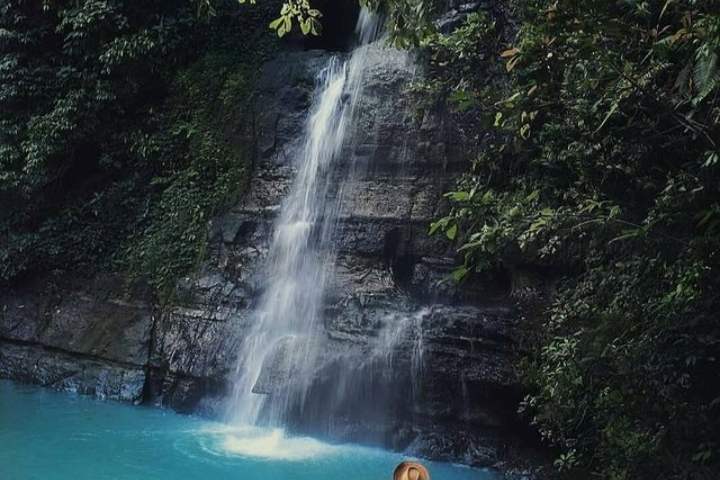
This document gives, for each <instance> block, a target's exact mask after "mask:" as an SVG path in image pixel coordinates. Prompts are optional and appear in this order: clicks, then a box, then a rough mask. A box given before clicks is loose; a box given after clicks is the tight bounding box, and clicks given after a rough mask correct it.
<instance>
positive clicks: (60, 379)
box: [0, 282, 153, 402]
mask: <svg viewBox="0 0 720 480" xmlns="http://www.w3.org/2000/svg"><path fill="white" fill-rule="evenodd" d="M101 283H103V282H101ZM116 287H117V284H113V283H112V282H104V284H102V285H99V286H98V285H95V286H88V288H85V289H76V288H72V287H69V291H67V292H64V293H63V294H50V293H49V294H23V293H17V292H13V294H11V295H7V296H3V297H0V308H1V309H2V310H1V312H0V377H3V378H14V379H19V380H23V381H27V382H32V383H39V384H41V385H48V386H52V387H54V388H58V389H60V390H65V391H72V392H78V393H84V394H89V395H94V396H98V397H101V398H108V399H112V400H120V401H125V402H139V401H141V400H142V396H143V389H144V384H145V376H146V365H147V360H148V356H149V354H150V337H151V328H152V323H153V320H152V308H151V307H150V306H149V305H148V304H147V303H144V302H125V301H122V300H118V299H117V298H104V297H105V296H106V295H107V294H108V290H107V289H108V288H109V289H110V290H112V289H114V288H116Z"/></svg>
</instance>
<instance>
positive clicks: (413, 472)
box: [392, 462, 430, 480]
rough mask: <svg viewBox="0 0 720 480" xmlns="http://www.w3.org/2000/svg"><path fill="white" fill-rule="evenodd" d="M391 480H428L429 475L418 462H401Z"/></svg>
mask: <svg viewBox="0 0 720 480" xmlns="http://www.w3.org/2000/svg"><path fill="white" fill-rule="evenodd" d="M392 480H430V473H428V471H427V468H425V467H424V466H423V465H422V464H420V463H418V462H402V463H400V465H398V466H397V467H396V468H395V472H393V477H392Z"/></svg>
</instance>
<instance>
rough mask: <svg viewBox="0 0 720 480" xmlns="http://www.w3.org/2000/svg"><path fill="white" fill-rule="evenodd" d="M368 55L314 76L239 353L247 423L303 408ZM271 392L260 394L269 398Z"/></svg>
mask: <svg viewBox="0 0 720 480" xmlns="http://www.w3.org/2000/svg"><path fill="white" fill-rule="evenodd" d="M380 30H381V27H380V22H379V19H378V18H377V16H376V15H374V14H370V13H368V11H367V10H365V9H363V10H362V12H361V14H360V18H359V20H358V26H357V37H358V39H359V40H358V43H359V44H360V45H362V44H367V43H370V42H372V41H375V40H377V38H378V36H379V32H380ZM364 61H365V55H364V54H363V52H362V49H356V50H355V51H354V52H353V53H352V54H351V56H350V58H349V59H348V60H347V61H346V62H342V61H340V60H339V59H338V58H337V57H333V58H332V59H331V60H330V61H329V62H328V64H327V65H326V66H325V67H324V68H323V69H322V71H321V72H320V74H319V76H318V79H317V86H316V97H315V101H314V103H313V106H312V107H311V113H310V116H309V119H308V121H307V125H306V131H305V140H304V148H303V149H302V151H301V152H300V157H299V158H298V159H297V165H298V171H297V175H296V178H295V180H294V182H293V186H292V188H291V191H290V193H289V194H288V196H287V198H286V199H285V201H284V203H283V205H282V208H281V211H280V214H279V216H278V219H277V220H276V223H275V226H274V234H273V240H272V243H271V246H270V250H269V253H268V257H267V260H266V264H265V267H264V271H265V275H266V276H267V287H266V288H265V291H264V293H263V294H262V297H261V299H260V302H259V305H258V307H257V308H256V309H255V312H254V321H253V324H252V327H250V331H249V332H248V334H247V335H246V337H245V340H244V342H243V344H242V346H241V351H240V352H239V356H238V358H239V362H238V367H237V372H236V380H235V392H234V397H233V405H232V406H231V410H232V411H231V413H230V414H231V417H232V420H234V421H235V422H237V423H242V424H247V425H271V426H277V425H279V424H281V423H282V420H283V414H284V413H285V412H286V411H287V409H288V406H289V404H290V402H294V403H297V401H298V399H300V402H301V403H302V401H303V399H304V398H305V394H306V393H307V389H308V388H309V386H310V382H311V380H312V373H313V369H314V365H315V360H316V357H317V353H318V352H317V349H318V345H319V340H320V335H321V333H322V308H323V294H324V291H325V284H326V279H327V277H328V275H329V274H330V273H331V270H332V266H333V263H334V253H333V249H332V235H333V231H334V227H335V225H336V223H337V216H338V211H339V205H340V199H341V197H342V195H341V190H342V189H341V188H340V193H337V192H336V195H335V196H334V197H333V200H329V198H330V196H329V195H328V193H329V189H330V188H335V187H336V186H332V185H330V183H331V182H330V172H331V171H332V168H331V167H332V163H333V161H334V159H335V158H336V157H337V156H338V155H339V153H340V151H341V149H342V147H343V144H344V142H345V136H346V130H347V127H348V123H349V122H350V120H351V118H352V113H353V108H354V105H355V103H356V101H357V98H358V97H359V95H360V91H361V84H362V82H361V79H362V73H363V70H364V68H363V67H364ZM271 389H272V395H263V394H266V393H270V390H271Z"/></svg>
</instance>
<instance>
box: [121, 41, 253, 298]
mask: <svg viewBox="0 0 720 480" xmlns="http://www.w3.org/2000/svg"><path fill="white" fill-rule="evenodd" d="M258 47H259V46H258ZM259 51H262V50H261V49H260V50H259ZM263 60H266V58H265V57H264V56H263V55H261V54H259V53H258V50H256V51H254V52H253V53H245V54H230V53H222V54H219V53H215V52H211V53H209V54H207V55H206V56H204V57H203V58H201V59H200V60H199V61H197V62H195V63H194V64H192V65H190V66H189V67H188V68H186V69H184V70H182V71H180V72H179V73H178V74H177V75H176V77H175V80H174V82H173V84H172V85H171V88H170V95H169V98H168V101H167V104H166V105H165V106H164V107H163V110H162V111H161V112H160V113H159V114H158V116H157V117H158V120H159V121H160V122H161V124H162V125H161V128H159V129H158V131H157V132H156V133H155V134H154V135H152V136H148V137H145V138H143V139H142V141H141V142H138V144H137V146H136V149H138V150H139V152H140V153H141V154H142V155H148V156H150V157H152V158H153V160H154V161H155V162H159V163H160V164H162V165H163V170H164V171H165V173H164V174H163V176H158V177H155V178H154V179H153V180H152V185H153V186H154V187H155V188H157V189H158V191H159V192H160V194H159V199H158V201H157V202H155V203H153V204H152V205H150V207H149V210H148V213H147V221H146V222H145V223H144V226H143V228H142V229H140V230H139V233H138V236H137V238H136V239H135V240H134V241H132V242H131V243H130V244H129V245H128V246H127V248H126V252H125V255H124V257H123V259H122V262H121V263H122V265H123V266H124V268H125V269H126V271H127V272H128V273H129V274H130V275H129V277H130V278H129V280H130V281H132V280H133V279H134V278H136V277H146V278H147V279H148V280H149V282H150V284H151V285H153V286H154V287H155V289H156V291H158V293H159V294H160V297H161V299H162V300H167V299H169V298H171V297H172V295H173V294H174V292H175V287H176V283H177V279H178V278H179V277H180V276H182V275H187V274H188V273H189V272H190V271H191V270H192V269H193V267H194V266H196V265H197V264H198V263H199V261H200V260H202V256H203V254H204V252H205V249H206V243H207V222H208V220H209V218H210V217H211V216H212V215H213V214H216V213H218V211H219V210H221V209H223V208H227V207H229V206H230V205H231V204H232V203H234V200H236V199H237V196H238V195H239V194H240V193H241V191H242V188H243V186H244V181H245V179H246V173H247V169H248V168H249V165H250V159H251V155H252V145H253V143H252V134H253V132H252V115H253V112H252V107H253V101H254V93H253V92H254V81H255V77H256V72H257V71H258V69H259V68H260V66H261V62H262V61H263Z"/></svg>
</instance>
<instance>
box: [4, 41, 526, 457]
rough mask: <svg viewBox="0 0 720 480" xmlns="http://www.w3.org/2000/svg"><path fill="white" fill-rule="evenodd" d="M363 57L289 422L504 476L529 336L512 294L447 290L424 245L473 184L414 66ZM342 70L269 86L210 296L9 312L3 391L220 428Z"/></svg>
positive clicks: (444, 248)
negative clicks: (129, 407) (281, 221)
mask: <svg viewBox="0 0 720 480" xmlns="http://www.w3.org/2000/svg"><path fill="white" fill-rule="evenodd" d="M366 49H367V51H366V52H365V54H366V55H367V56H368V58H369V59H370V60H371V61H370V62H368V65H369V66H368V68H367V70H366V71H365V72H364V73H365V81H364V93H363V96H362V97H361V100H360V103H359V104H358V105H357V106H356V116H357V121H356V122H354V126H353V129H352V130H353V131H352V134H351V138H350V139H349V141H348V142H347V145H346V147H345V148H344V150H343V152H342V153H341V155H340V158H339V159H338V161H337V162H336V165H335V166H334V169H333V171H332V175H334V180H333V181H332V182H331V185H333V186H334V188H331V190H330V191H329V192H328V195H329V197H330V199H334V200H337V201H338V202H340V204H341V210H340V211H341V214H340V219H339V223H338V226H337V231H336V234H335V246H336V257H337V261H336V266H335V269H334V272H333V275H332V276H331V278H330V280H329V285H328V288H327V292H326V305H325V316H324V328H323V332H322V335H321V339H320V341H322V342H323V346H322V349H320V350H321V352H322V353H321V355H320V358H319V359H318V362H317V366H316V369H315V371H314V373H313V375H314V376H313V378H312V379H311V381H310V382H309V385H310V386H309V387H308V391H307V398H306V401H305V402H300V403H298V404H297V405H291V406H290V410H291V411H290V414H289V416H288V423H289V424H290V425H291V426H292V427H293V428H295V429H297V430H302V431H305V432H310V433H317V434H321V435H325V436H328V437H332V438H336V439H341V440H354V441H365V442H371V443H375V444H382V445H385V446H388V447H391V448H396V449H399V450H406V451H408V452H409V453H411V454H417V455H423V456H430V457H433V458H439V459H445V460H453V461H460V462H464V463H469V464H473V465H492V464H494V463H496V462H498V461H501V460H502V459H503V458H505V457H506V456H507V451H508V445H509V444H513V443H515V437H516V434H515V426H514V423H513V418H514V417H515V408H516V404H517V401H518V396H519V391H518V388H517V386H516V380H515V377H514V371H513V364H514V351H515V349H516V346H515V341H516V338H517V336H518V334H519V333H518V332H519V331H520V329H521V321H520V318H519V317H518V315H517V314H516V313H515V312H514V311H513V309H512V308H510V304H511V302H510V301H509V298H510V297H509V292H510V289H509V287H507V286H506V285H504V284H503V282H497V281H495V280H494V279H478V280H477V281H476V282H475V283H474V284H472V285H469V286H467V287H464V288H463V289H460V288H458V287H457V286H456V285H454V284H453V283H450V282H445V281H443V280H444V279H446V277H447V275H448V274H449V273H450V272H451V271H452V268H453V264H454V259H453V254H452V250H451V249H450V248H449V247H448V245H447V243H446V242H445V241H444V240H443V239H442V238H440V237H439V236H435V237H429V236H428V235H427V231H428V228H429V224H430V222H431V221H433V220H434V219H437V218H438V217H439V216H441V215H442V212H443V211H444V209H445V208H447V205H446V204H445V203H444V201H443V197H442V194H443V192H445V191H448V190H450V189H451V188H452V186H453V184H454V182H455V178H456V176H457V174H458V172H459V171H461V170H462V169H463V168H464V156H463V152H462V151H461V150H462V149H461V142H459V141H458V138H457V136H456V135H455V134H454V130H453V126H452V123H451V122H450V121H449V118H448V116H447V114H446V113H445V112H443V111H441V110H439V111H437V112H429V113H428V112H418V111H415V110H414V109H413V103H414V99H413V98H412V96H411V94H410V93H409V91H408V87H409V86H410V85H411V83H412V82H413V81H414V80H415V79H417V78H419V73H418V72H417V71H416V68H415V67H414V66H413V64H412V62H411V61H409V59H408V58H407V57H406V56H404V55H403V54H400V53H399V52H394V51H389V50H384V49H383V48H382V47H380V46H378V45H373V46H370V47H366ZM329 55H330V54H328V53H326V52H322V51H308V52H295V53H285V54H282V55H280V56H279V57H278V58H277V59H276V60H275V61H273V62H271V63H270V64H268V65H267V66H266V68H265V70H264V71H263V73H262V77H261V85H262V89H261V98H260V101H259V102H258V110H257V113H256V125H257V158H256V162H255V165H254V171H253V175H252V178H251V181H250V190H249V192H248V194H247V195H246V196H245V198H244V199H243V200H242V201H241V202H240V203H239V204H238V205H236V206H235V207H234V208H233V209H232V210H231V211H229V212H227V213H226V214H224V215H222V216H220V217H217V218H215V219H213V220H212V222H211V223H210V225H209V234H210V238H211V246H210V252H209V260H208V261H207V262H206V264H205V265H204V266H203V268H202V271H201V272H200V275H199V278H198V279H197V280H194V281H184V282H182V284H181V298H182V299H183V301H182V302H181V304H178V305H173V306H169V307H167V308H165V309H164V310H163V311H155V310H154V309H153V307H152V305H150V304H149V303H148V302H147V301H137V302H134V303H133V302H122V301H120V300H118V299H119V298H122V295H121V292H120V291H119V290H118V289H117V288H116V287H114V289H112V288H110V289H107V291H106V290H104V289H102V288H89V287H87V286H81V287H77V286H73V287H66V288H64V293H63V294H62V295H61V296H60V297H59V298H55V297H51V296H43V295H38V294H28V295H11V296H5V297H2V298H0V306H1V307H2V308H3V310H2V313H1V314H0V377H6V378H15V379H21V380H25V381H31V382H35V383H40V384H43V385H49V386H53V387H56V388H60V389H63V390H70V391H78V392H82V393H88V394H92V395H97V396H102V397H106V398H112V399H118V400H122V401H128V402H139V401H145V402H147V403H155V404H163V405H169V406H172V407H174V408H176V409H177V410H180V411H185V412H190V411H195V412H197V411H200V412H202V413H207V414H214V415H221V414H222V413H223V412H224V409H225V408H226V405H225V402H224V401H223V399H225V398H227V397H228V396H229V395H230V392H231V389H232V385H231V384H232V379H233V377H234V372H235V370H236V366H237V363H238V362H241V361H242V359H238V358H237V352H238V350H239V346H240V345H241V343H242V339H243V335H244V332H245V331H246V329H247V326H248V325H249V324H250V322H252V321H253V319H254V317H253V315H252V311H253V307H254V306H255V305H256V303H257V301H258V298H259V294H260V292H261V291H262V290H263V288H264V283H263V282H264V281H265V277H264V275H263V273H264V272H263V268H264V266H263V260H264V258H265V256H266V255H267V252H268V247H269V244H270V242H271V240H272V232H273V221H274V219H275V218H276V216H277V214H278V212H279V209H280V208H281V204H282V201H283V199H284V198H285V195H286V194H287V192H288V189H289V187H290V185H291V183H292V181H293V178H294V175H295V172H296V167H297V165H296V163H295V159H296V157H297V155H296V154H297V152H298V150H299V149H300V148H301V147H302V145H301V142H302V133H303V130H304V127H305V122H306V119H307V113H308V109H309V107H310V105H311V102H312V100H313V95H314V94H315V93H314V90H315V75H316V72H318V70H319V69H320V68H321V66H322V65H323V64H324V63H325V62H326V61H327V60H328V58H329ZM280 357H281V356H280ZM280 357H278V358H280ZM281 363H282V362H280V361H279V363H278V365H280V364H281ZM266 367H267V368H265V369H263V370H264V371H265V372H266V373H265V374H264V375H263V378H261V379H260V381H259V382H258V384H257V385H256V386H255V387H256V389H257V391H262V392H263V394H270V395H272V394H273V392H276V391H279V390H281V389H283V388H285V387H286V386H285V385H282V384H281V382H279V381H277V380H276V378H278V377H283V375H279V374H277V372H278V371H279V369H280V367H277V368H275V366H273V365H270V366H266ZM283 368H285V367H283Z"/></svg>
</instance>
